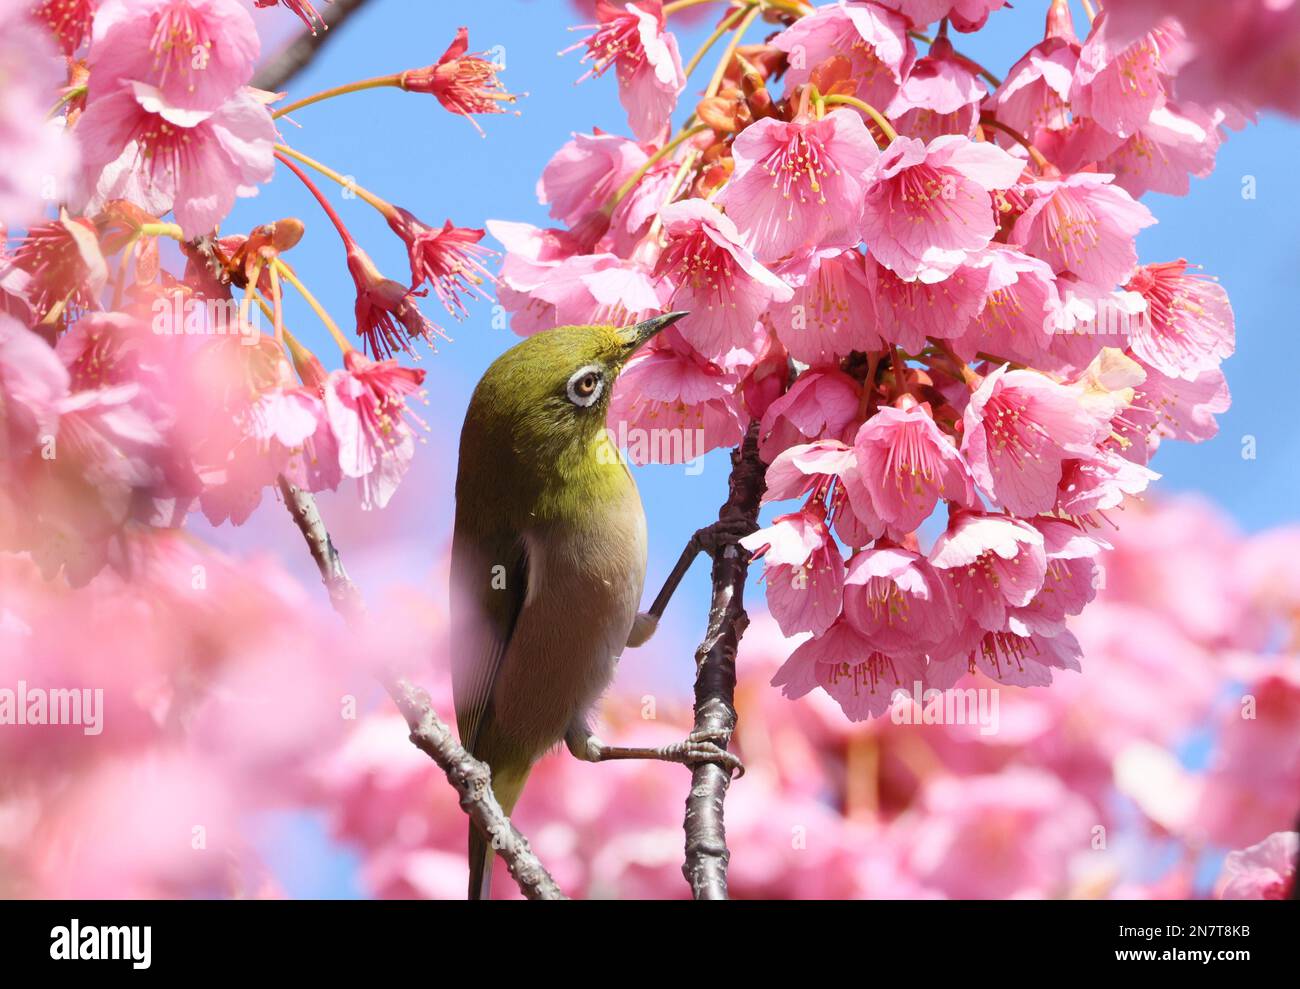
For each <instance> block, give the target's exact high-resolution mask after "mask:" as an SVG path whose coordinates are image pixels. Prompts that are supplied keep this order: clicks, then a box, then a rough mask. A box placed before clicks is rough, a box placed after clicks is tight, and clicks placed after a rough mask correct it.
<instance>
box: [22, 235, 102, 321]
mask: <svg viewBox="0 0 1300 989" xmlns="http://www.w3.org/2000/svg"><path fill="white" fill-rule="evenodd" d="M9 264H10V265H12V267H13V268H14V269H16V270H18V271H22V272H24V273H26V274H27V276H28V278H27V281H26V285H25V286H24V289H23V295H24V298H25V300H26V302H27V304H28V305H29V306H31V308H32V309H33V310H34V311H35V313H36V314H37V315H38V316H39V317H40V318H44V317H45V316H46V315H47V314H48V313H49V312H51V311H52V310H53V309H54V307H55V306H57V305H59V304H61V303H64V302H65V301H66V306H67V307H68V308H70V309H71V310H72V311H73V312H76V311H79V310H86V309H95V308H98V305H99V294H100V292H102V291H103V290H104V286H105V284H107V282H108V262H106V261H105V260H104V255H103V252H102V251H101V250H100V246H99V236H98V234H97V232H96V230H95V225H94V224H93V223H91V222H90V221H89V220H87V219H85V218H84V217H70V216H68V214H67V212H66V211H63V212H61V213H60V214H59V218H58V219H57V220H50V221H49V222H47V223H38V224H34V225H33V226H32V227H30V228H28V231H27V236H26V237H24V238H23V239H22V240H21V241H20V242H19V244H18V249H17V250H16V251H15V252H14V255H13V257H12V258H11V259H10V261H9Z"/></svg>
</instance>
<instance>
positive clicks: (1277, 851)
mask: <svg viewBox="0 0 1300 989" xmlns="http://www.w3.org/2000/svg"><path fill="white" fill-rule="evenodd" d="M1297 856H1300V834H1297V833H1296V832H1294V831H1274V832H1273V833H1272V834H1271V835H1269V836H1268V837H1267V838H1265V839H1264V840H1263V841H1261V842H1259V843H1258V844H1255V845H1251V846H1250V847H1249V848H1246V849H1242V850H1241V851H1236V852H1229V853H1228V857H1227V858H1226V859H1224V862H1223V876H1222V878H1221V879H1220V882H1221V883H1222V884H1223V891H1222V892H1221V893H1220V894H1219V898H1220V899H1223V900H1285V899H1287V898H1288V897H1290V895H1291V891H1292V890H1293V889H1294V888H1295V884H1296V878H1295V876H1296V857H1297Z"/></svg>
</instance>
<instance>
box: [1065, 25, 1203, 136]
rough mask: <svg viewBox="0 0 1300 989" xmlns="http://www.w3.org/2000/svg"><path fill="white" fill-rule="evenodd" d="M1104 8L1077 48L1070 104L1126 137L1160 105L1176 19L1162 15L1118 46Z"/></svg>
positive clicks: (1178, 33)
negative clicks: (1136, 36)
mask: <svg viewBox="0 0 1300 989" xmlns="http://www.w3.org/2000/svg"><path fill="white" fill-rule="evenodd" d="M1105 25H1106V15H1105V13H1103V14H1102V15H1101V16H1099V17H1098V18H1097V20H1096V22H1094V24H1093V28H1092V33H1091V34H1090V35H1089V37H1088V40H1087V41H1085V42H1084V44H1083V49H1082V50H1081V51H1080V52H1079V64H1078V66H1077V67H1076V68H1075V72H1074V83H1073V84H1072V86H1071V87H1070V108H1071V109H1072V110H1073V112H1074V113H1075V114H1076V115H1077V116H1082V117H1089V118H1091V119H1092V120H1095V121H1096V122H1097V123H1099V124H1100V125H1101V126H1102V127H1104V128H1105V129H1106V130H1108V131H1110V132H1111V133H1112V134H1115V135H1116V136H1118V137H1128V136H1130V135H1131V134H1133V133H1134V132H1135V131H1136V130H1137V129H1138V128H1139V127H1141V126H1142V125H1143V124H1144V123H1146V121H1147V118H1148V117H1150V116H1151V111H1152V110H1156V109H1159V108H1160V107H1162V106H1164V103H1165V99H1166V88H1167V83H1168V80H1169V76H1170V75H1171V67H1172V65H1173V64H1174V63H1172V62H1171V57H1176V50H1177V48H1178V46H1179V45H1180V44H1181V43H1182V36H1183V32H1182V29H1181V28H1180V27H1179V26H1178V24H1177V22H1175V21H1166V22H1164V23H1163V24H1161V25H1160V26H1159V27H1156V28H1154V29H1152V30H1151V31H1150V32H1149V33H1148V34H1146V35H1145V36H1144V37H1142V38H1139V39H1138V40H1136V41H1134V42H1133V43H1131V44H1129V45H1127V46H1125V47H1124V48H1122V49H1120V50H1116V49H1115V47H1114V46H1113V45H1112V44H1111V43H1110V40H1109V38H1108V36H1107V33H1106V31H1105Z"/></svg>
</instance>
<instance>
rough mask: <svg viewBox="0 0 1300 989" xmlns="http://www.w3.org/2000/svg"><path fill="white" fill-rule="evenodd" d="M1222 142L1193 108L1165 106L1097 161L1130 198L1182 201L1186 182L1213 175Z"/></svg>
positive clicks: (1209, 120) (1210, 121)
mask: <svg viewBox="0 0 1300 989" xmlns="http://www.w3.org/2000/svg"><path fill="white" fill-rule="evenodd" d="M1221 143H1222V139H1221V137H1220V134H1219V126H1218V123H1217V121H1216V119H1215V117H1214V116H1213V115H1212V114H1210V113H1208V112H1206V111H1205V110H1202V109H1201V108H1200V107H1197V106H1193V105H1190V104H1189V105H1186V106H1181V107H1180V106H1179V105H1177V104H1175V103H1172V102H1170V103H1167V104H1166V105H1164V106H1162V107H1159V108H1157V109H1155V110H1152V111H1151V116H1150V117H1148V118H1147V121H1146V123H1144V124H1142V125H1141V126H1140V127H1138V128H1137V130H1136V131H1134V132H1133V134H1132V136H1130V137H1129V138H1127V139H1126V140H1124V142H1123V143H1121V144H1120V145H1119V146H1118V147H1117V148H1115V150H1113V151H1111V152H1110V153H1109V154H1107V155H1105V157H1102V158H1100V160H1098V161H1097V167H1098V168H1099V169H1100V170H1101V171H1103V172H1111V173H1112V174H1114V176H1115V184H1116V185H1117V186H1119V187H1120V188H1121V189H1123V190H1124V191H1125V192H1127V193H1128V194H1129V195H1131V196H1133V197H1135V198H1136V197H1137V196H1141V195H1142V194H1143V193H1146V192H1163V193H1167V194H1168V195H1171V196H1185V195H1187V193H1188V191H1189V190H1190V188H1191V181H1190V179H1189V176H1191V175H1195V176H1196V177H1197V178H1201V179H1203V178H1205V177H1206V176H1208V175H1209V174H1210V173H1211V172H1213V171H1214V161H1215V157H1216V156H1217V155H1218V152H1219V145H1220V144H1221Z"/></svg>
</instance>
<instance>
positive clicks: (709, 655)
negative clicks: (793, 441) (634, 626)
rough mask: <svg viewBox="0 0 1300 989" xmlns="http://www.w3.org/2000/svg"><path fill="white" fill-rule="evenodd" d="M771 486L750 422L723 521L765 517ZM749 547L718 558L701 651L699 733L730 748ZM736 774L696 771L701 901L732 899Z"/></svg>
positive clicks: (710, 767) (696, 880) (689, 854)
mask: <svg viewBox="0 0 1300 989" xmlns="http://www.w3.org/2000/svg"><path fill="white" fill-rule="evenodd" d="M765 487H766V481H765V476H764V467H763V462H762V460H761V459H760V458H759V456H758V423H757V422H755V423H751V424H750V427H749V431H748V432H747V433H746V435H745V439H744V441H743V442H742V443H741V445H740V446H739V447H737V448H736V449H735V450H733V451H732V454H731V477H730V479H729V481H728V497H727V501H726V503H725V504H724V505H723V506H722V509H721V510H720V511H719V513H718V521H719V522H722V523H728V524H730V525H731V526H733V527H739V526H741V525H742V524H746V525H748V526H750V527H756V526H757V524H758V508H759V502H760V500H761V499H762V497H763V491H764V489H765ZM749 559H750V555H749V553H748V552H747V551H746V550H744V549H743V548H742V547H740V546H739V545H738V544H736V543H729V544H727V545H725V546H723V547H721V549H720V550H719V551H718V552H717V554H716V555H715V556H714V558H713V599H712V603H711V604H710V607H709V627H708V631H707V632H706V633H705V636H704V641H703V642H701V643H700V647H699V649H697V650H696V652H695V671H696V672H695V728H694V731H695V732H696V733H702V734H707V735H709V736H711V737H714V738H717V739H719V742H718V744H719V745H722V746H723V747H724V748H725V747H726V741H727V740H728V739H730V738H731V734H732V732H734V731H735V729H736V706H735V695H736V650H737V648H738V647H739V646H740V637H741V636H742V635H744V634H745V629H746V627H747V626H748V625H749V616H748V615H746V614H745V606H744V594H745V579H746V577H747V576H748V574H749ZM730 785H731V773H730V771H729V770H727V769H725V768H723V767H722V766H720V765H718V764H716V763H701V764H700V765H697V766H695V767H694V768H693V769H692V770H691V792H690V795H689V796H687V798H686V820H685V823H684V828H685V831H686V861H685V862H684V863H683V865H682V875H684V876H685V877H686V881H687V882H689V883H690V884H691V892H692V893H693V894H694V895H695V898H696V899H697V900H725V899H726V898H727V863H728V861H729V860H730V858H731V853H730V852H729V851H728V849H727V833H726V829H725V827H724V826H723V802H724V801H725V799H726V796H727V788H728V787H729V786H730Z"/></svg>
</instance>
